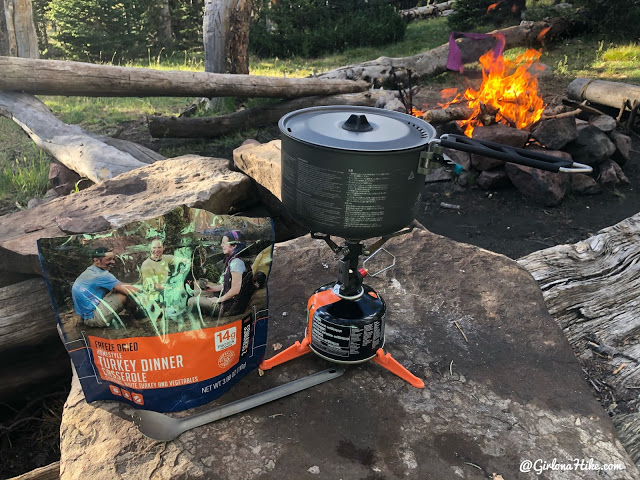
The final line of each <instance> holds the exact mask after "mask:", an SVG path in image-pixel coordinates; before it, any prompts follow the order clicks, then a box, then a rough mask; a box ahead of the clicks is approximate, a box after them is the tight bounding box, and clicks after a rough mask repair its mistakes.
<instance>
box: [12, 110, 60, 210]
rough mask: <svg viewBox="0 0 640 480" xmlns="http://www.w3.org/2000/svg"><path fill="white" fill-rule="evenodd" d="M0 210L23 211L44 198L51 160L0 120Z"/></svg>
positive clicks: (19, 131) (17, 131) (27, 138)
mask: <svg viewBox="0 0 640 480" xmlns="http://www.w3.org/2000/svg"><path fill="white" fill-rule="evenodd" d="M0 138H2V139H3V141H2V142H0V204H2V205H0V206H3V208H1V209H2V210H5V209H6V206H7V205H9V206H11V208H12V209H14V208H20V207H26V205H27V202H28V201H29V199H31V198H33V197H38V196H42V195H44V193H45V192H46V191H47V189H48V184H49V163H50V161H51V160H50V158H49V156H48V155H47V154H45V153H44V152H43V151H42V150H40V149H39V148H38V147H36V146H35V145H34V144H33V142H32V141H31V139H30V138H29V137H27V136H26V135H25V134H24V133H22V130H21V129H20V127H18V126H17V125H15V124H14V123H13V122H11V121H10V120H7V119H5V118H0Z"/></svg>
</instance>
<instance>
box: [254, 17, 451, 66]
mask: <svg viewBox="0 0 640 480" xmlns="http://www.w3.org/2000/svg"><path fill="white" fill-rule="evenodd" d="M448 38H449V27H448V26H447V23H446V20H445V19H444V18H437V19H434V20H428V21H421V22H412V23H410V24H409V25H408V26H407V32H406V33H405V36H404V39H403V40H402V41H401V42H398V43H395V44H392V45H386V46H384V47H376V48H370V47H367V48H353V49H350V50H345V51H344V52H339V53H335V54H333V55H328V56H325V57H322V58H312V59H305V58H290V59H279V58H269V59H257V58H252V59H251V66H250V70H251V74H252V75H266V76H282V75H284V74H286V75H287V76H288V77H306V76H309V75H311V74H313V72H314V70H315V71H316V72H318V73H321V72H323V71H327V70H332V69H334V68H337V67H341V66H343V65H350V64H352V63H358V62H363V61H367V60H373V59H375V58H378V57H380V56H386V57H406V56H409V55H415V54H417V53H420V52H424V51H426V50H430V49H432V48H435V47H437V46H440V45H442V44H443V43H446V42H447V40H448Z"/></svg>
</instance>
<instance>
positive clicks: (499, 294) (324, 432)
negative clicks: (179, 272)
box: [60, 229, 640, 480]
mask: <svg viewBox="0 0 640 480" xmlns="http://www.w3.org/2000/svg"><path fill="white" fill-rule="evenodd" d="M385 248H386V249H387V250H388V251H390V252H391V253H393V254H394V255H396V265H395V267H394V268H393V269H391V270H388V271H386V272H385V273H383V274H382V275H380V276H378V277H375V278H370V279H367V283H368V284H369V285H371V286H372V287H373V288H375V289H376V290H377V291H378V293H379V294H380V295H382V296H383V297H384V299H385V301H386V303H387V307H388V312H387V318H386V344H385V351H386V352H388V353H389V354H391V355H392V356H393V357H394V358H395V359H396V360H397V361H398V362H400V363H401V364H402V365H404V366H405V367H406V368H408V369H409V370H410V371H411V372H412V373H414V374H415V375H417V376H419V377H421V378H422V379H423V380H424V381H425V384H426V387H425V388H424V389H417V388H415V387H413V386H411V385H409V384H408V383H406V382H405V381H404V380H401V379H400V378H398V377H397V376H395V375H393V374H392V373H390V372H389V371H387V370H385V369H383V368H382V367H381V366H379V365H377V364H375V363H373V362H366V363H363V364H359V365H352V366H348V367H347V369H346V373H345V374H344V375H343V376H342V377H340V378H338V379H335V380H332V381H330V382H328V383H325V384H322V385H319V386H316V387H313V388H312V389H309V390H306V391H304V392H300V393H298V394H295V395H292V396H290V397H287V398H284V399H281V400H278V401H275V402H272V403H269V404H266V405H263V406H261V407H258V408H255V409H253V410H250V411H247V412H244V413H241V414H238V415H236V416H234V417H230V418H227V419H223V420H220V421H217V422H214V423H211V424H208V425H206V426H203V427H199V428H197V429H195V430H191V431H188V432H186V433H184V434H182V435H181V436H180V437H179V438H178V439H176V440H174V441H172V442H168V443H159V442H154V441H152V440H149V439H147V438H145V437H143V436H142V435H141V434H140V433H139V432H138V431H137V429H136V427H135V426H134V425H133V424H132V423H131V421H130V416H131V414H132V412H133V410H132V409H131V408H130V407H128V406H125V405H124V404H120V403H116V402H96V403H93V404H91V405H89V404H87V403H86V402H85V401H84V399H83V396H82V392H81V390H80V388H79V386H78V382H74V384H73V387H72V391H71V393H70V395H69V398H68V400H67V403H66V405H65V408H64V413H63V419H62V426H61V463H60V472H61V478H62V479H63V480H66V479H76V478H78V479H79V478H83V479H84V478H95V479H99V478H171V479H187V478H188V479H197V478H203V479H212V480H216V479H224V480H238V479H243V480H245V479H263V480H267V479H282V478H291V479H299V478H318V479H338V478H343V479H353V480H357V479H362V480H364V479H367V478H368V479H373V478H381V479H382V478H384V479H416V480H418V479H419V480H422V479H424V478H428V477H433V478H442V479H453V478H470V479H471V478H486V477H487V475H488V476H489V477H491V475H492V474H493V473H495V474H499V475H502V477H503V478H505V479H507V478H513V479H519V478H537V476H535V474H534V473H533V469H532V467H531V473H521V471H520V469H521V466H522V468H523V469H524V470H525V471H526V470H527V468H528V466H529V463H527V462H532V463H533V462H535V461H536V460H538V459H540V462H542V461H545V462H552V461H553V459H557V461H558V462H559V463H563V464H565V463H566V464H569V463H572V462H573V459H585V460H586V461H588V460H589V459H590V458H592V459H594V460H595V461H598V462H600V463H608V464H617V465H619V466H620V467H621V468H624V471H623V474H624V477H622V476H620V472H619V471H604V470H603V471H602V472H599V473H600V474H602V477H601V478H610V479H613V478H630V479H632V478H640V474H639V472H638V470H637V468H636V467H635V465H634V464H633V462H632V460H631V459H630V458H629V456H628V455H627V453H626V452H625V451H624V449H623V447H622V445H621V444H620V441H619V440H618V438H617V436H616V433H615V430H614V428H613V425H612V424H611V421H610V420H609V418H608V416H607V414H606V412H604V411H603V409H602V408H601V406H600V405H599V404H598V402H597V401H596V399H595V398H594V397H593V395H592V394H591V391H590V389H589V387H588V385H587V384H586V382H585V381H584V379H583V373H582V370H581V367H580V365H579V363H578V361H577V360H576V358H575V356H574V355H573V352H572V350H571V348H570V346H569V344H568V342H567V340H566V338H565V337H564V335H563V333H562V331H561V330H560V328H559V327H558V326H557V325H556V323H555V322H554V320H553V319H552V318H551V316H550V315H549V313H548V311H547V309H546V307H545V304H544V300H543V298H542V294H541V292H540V290H539V288H538V286H537V285H536V283H535V281H534V280H533V279H532V278H531V276H530V274H529V273H528V272H527V271H525V270H524V269H523V268H521V267H519V266H518V265H517V264H516V263H515V262H514V261H512V260H510V259H508V258H506V257H503V256H501V255H497V254H493V253H490V252H487V251H485V250H481V249H479V248H476V247H471V246H468V245H464V244H460V243H456V242H454V241H452V240H449V239H446V238H443V237H440V236H437V235H434V234H431V233H429V232H428V231H425V230H422V229H416V230H414V231H413V232H412V233H410V234H408V235H405V236H402V237H398V238H395V239H392V240H391V241H390V242H388V244H387V245H385ZM411 252H420V255H413V254H412V253H411ZM274 260H275V262H274V266H273V271H272V274H271V277H270V280H269V282H270V285H269V293H270V298H271V305H272V309H271V312H270V313H271V320H270V326H269V328H270V330H269V338H268V342H267V350H268V352H269V354H268V355H273V354H274V353H276V351H277V350H279V349H280V348H281V346H285V347H286V346H289V345H291V344H292V343H293V342H295V341H296V340H300V339H302V337H303V336H304V329H305V313H304V312H305V308H306V304H307V300H308V298H309V295H310V294H311V293H312V292H313V291H314V290H315V289H316V288H317V287H318V286H320V285H322V284H323V283H326V282H331V281H333V280H335V277H336V275H337V267H336V265H335V260H334V254H333V252H332V251H331V250H330V249H329V248H328V247H327V246H326V244H325V243H324V242H322V241H319V240H311V239H310V238H308V237H304V238H300V239H297V240H294V241H291V242H287V243H284V244H281V245H278V246H277V247H276V252H275V254H274ZM327 264H328V265H330V266H331V268H326V265H327ZM292 272H303V274H300V275H297V274H296V275H297V276H296V280H295V281H292ZM425 272H428V275H427V274H426V273H425ZM463 332H464V333H463ZM330 365H331V364H329V363H327V362H326V361H324V360H322V359H321V358H319V357H317V356H315V355H313V354H308V355H305V356H303V357H300V358H297V359H295V360H292V361H290V362H287V363H285V364H283V365H279V366H277V367H275V368H274V369H272V370H268V371H266V372H265V374H264V375H263V376H259V375H258V373H257V372H251V373H250V374H249V375H248V376H247V377H245V378H244V379H242V380H241V381H240V382H239V384H237V385H236V386H234V387H233V388H232V389H231V390H230V391H229V392H228V393H226V394H225V395H224V396H223V397H222V398H221V399H219V400H218V401H216V402H215V403H212V404H210V405H207V406H205V407H200V409H198V411H200V410H203V409H208V408H211V407H213V406H216V405H219V404H222V403H227V402H229V401H232V400H236V399H238V398H243V397H245V396H247V395H249V394H252V393H256V392H259V391H263V390H265V389H266V388H269V387H272V386H274V385H277V384H282V383H285V382H287V381H290V380H293V379H295V378H299V377H301V376H303V375H306V374H308V373H310V372H314V371H318V370H322V369H325V368H327V367H328V366H330ZM192 413H193V412H183V413H182V414H181V416H183V415H187V414H192ZM174 415H175V414H174ZM479 468H480V470H479ZM482 470H483V471H484V472H487V473H486V475H485V474H483V473H482ZM584 473H585V472H584V471H569V472H567V471H553V470H549V471H547V472H545V478H548V479H552V480H556V479H557V480H560V479H562V480H565V479H569V480H573V479H582V478H585V476H584ZM494 478H497V477H494Z"/></svg>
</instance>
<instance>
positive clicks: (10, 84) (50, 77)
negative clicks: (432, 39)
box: [0, 57, 369, 98]
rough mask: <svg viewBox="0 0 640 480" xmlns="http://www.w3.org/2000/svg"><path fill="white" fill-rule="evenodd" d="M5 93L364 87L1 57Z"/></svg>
mask: <svg viewBox="0 0 640 480" xmlns="http://www.w3.org/2000/svg"><path fill="white" fill-rule="evenodd" d="M0 72H2V75H0V90H7V91H19V92H25V93H31V94H34V95H36V94H37V95H82V96H93V97H96V96H97V97H111V96H116V97H141V96H148V97H208V98H211V97H271V98H297V97H308V96H311V95H334V94H338V93H354V92H361V91H363V90H366V89H367V88H369V84H368V83H365V82H354V81H348V80H334V81H327V79H326V78H322V79H320V78H279V77H260V76H256V75H232V74H220V73H205V72H181V71H174V70H169V71H161V70H153V69H149V68H133V67H115V66H111V65H93V64H90V63H82V62H67V61H61V60H31V59H26V58H14V57H0Z"/></svg>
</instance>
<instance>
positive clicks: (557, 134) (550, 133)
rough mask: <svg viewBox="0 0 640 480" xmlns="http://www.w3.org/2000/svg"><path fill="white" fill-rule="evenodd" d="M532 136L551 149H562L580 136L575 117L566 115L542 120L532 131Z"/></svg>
mask: <svg viewBox="0 0 640 480" xmlns="http://www.w3.org/2000/svg"><path fill="white" fill-rule="evenodd" d="M531 136H532V137H533V138H535V139H536V140H537V141H538V142H540V143H541V144H542V145H544V146H545V147H547V148H550V149H551V150H560V149H561V148H562V147H564V146H565V145H566V144H567V143H569V142H571V141H573V140H575V139H576V138H578V130H577V129H576V121H575V118H573V117H564V118H554V119H551V120H545V121H542V122H540V123H539V124H538V126H536V128H535V129H534V130H533V131H532V132H531Z"/></svg>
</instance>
